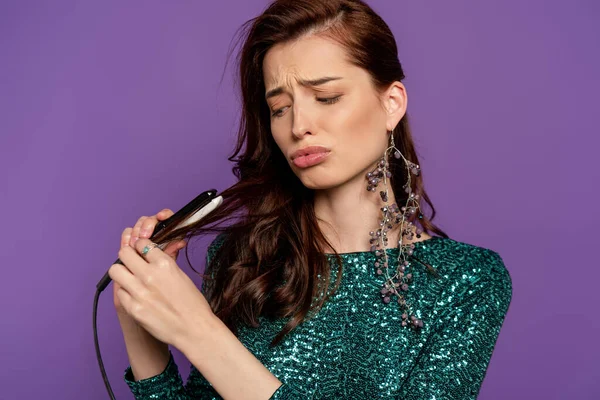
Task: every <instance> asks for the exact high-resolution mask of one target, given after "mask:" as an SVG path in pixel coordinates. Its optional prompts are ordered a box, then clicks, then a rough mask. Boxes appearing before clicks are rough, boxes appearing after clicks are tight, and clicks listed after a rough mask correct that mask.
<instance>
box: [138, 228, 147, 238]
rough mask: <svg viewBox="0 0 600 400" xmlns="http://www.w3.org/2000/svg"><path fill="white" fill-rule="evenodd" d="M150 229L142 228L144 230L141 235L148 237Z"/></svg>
mask: <svg viewBox="0 0 600 400" xmlns="http://www.w3.org/2000/svg"><path fill="white" fill-rule="evenodd" d="M148 233H149V232H148V230H147V229H142V231H141V232H140V237H146V236H148Z"/></svg>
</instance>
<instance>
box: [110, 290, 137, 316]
mask: <svg viewBox="0 0 600 400" xmlns="http://www.w3.org/2000/svg"><path fill="white" fill-rule="evenodd" d="M115 296H116V297H117V299H118V300H119V304H120V307H121V308H122V309H123V310H125V312H126V313H127V314H128V315H130V316H132V317H133V312H134V311H133V297H132V296H131V294H130V293H128V292H127V290H125V289H124V288H123V287H120V288H118V289H117V290H115Z"/></svg>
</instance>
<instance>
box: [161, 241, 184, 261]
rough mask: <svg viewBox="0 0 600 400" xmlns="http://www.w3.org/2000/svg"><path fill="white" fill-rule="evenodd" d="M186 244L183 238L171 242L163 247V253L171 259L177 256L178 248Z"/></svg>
mask: <svg viewBox="0 0 600 400" xmlns="http://www.w3.org/2000/svg"><path fill="white" fill-rule="evenodd" d="M186 244H187V243H186V242H185V240H180V241H177V242H171V243H169V245H168V246H167V247H166V248H165V254H167V255H168V256H169V257H171V258H173V259H176V258H177V254H178V253H179V250H181V249H183V248H184V247H185V245H186Z"/></svg>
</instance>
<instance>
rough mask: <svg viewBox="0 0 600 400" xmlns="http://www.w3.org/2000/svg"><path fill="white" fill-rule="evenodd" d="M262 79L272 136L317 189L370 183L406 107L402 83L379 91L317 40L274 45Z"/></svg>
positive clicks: (337, 49) (335, 49)
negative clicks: (368, 174)
mask: <svg viewBox="0 0 600 400" xmlns="http://www.w3.org/2000/svg"><path fill="white" fill-rule="evenodd" d="M263 74H264V81H265V88H266V93H265V95H266V101H267V103H268V105H269V109H270V110H271V132H272V134H273V138H274V139H275V142H276V143H277V145H278V146H279V148H280V149H281V151H282V153H283V155H284V156H285V157H286V159H287V161H288V163H289V165H290V167H291V168H292V170H293V171H294V173H295V174H296V175H297V176H298V178H300V180H301V181H302V183H303V184H304V185H305V186H306V187H308V188H311V189H329V188H335V187H338V186H340V185H343V184H346V183H348V182H351V181H356V180H358V179H360V180H365V174H366V172H368V171H370V170H371V169H372V168H373V167H374V164H375V163H376V162H377V161H378V160H379V159H380V158H381V157H382V155H383V151H384V150H385V149H386V147H387V146H388V141H389V135H388V133H387V131H389V130H392V129H393V128H394V127H395V126H396V125H397V124H398V122H399V121H400V119H401V118H402V116H403V115H404V113H405V110H406V91H405V89H404V86H403V85H402V83H400V82H394V83H393V84H392V85H390V87H389V88H388V89H387V90H386V91H385V92H384V93H378V92H377V91H376V90H375V87H374V86H373V84H372V82H371V77H370V75H369V74H368V73H367V72H366V71H365V70H363V69H362V68H359V67H356V66H354V65H352V64H350V63H349V62H348V61H347V59H346V55H345V52H344V50H343V48H342V47H341V46H340V45H338V44H337V43H335V42H333V41H330V40H327V39H323V38H320V37H317V36H311V37H307V38H303V39H300V40H297V41H295V42H290V43H284V44H278V45H276V46H273V47H272V48H271V49H269V51H268V52H267V53H266V55H265V58H264V61H263ZM315 146H316V147H315ZM308 147H313V149H312V150H313V151H312V152H311V151H310V150H311V149H308V151H303V149H306V148H308ZM298 152H299V153H298ZM307 153H312V154H307Z"/></svg>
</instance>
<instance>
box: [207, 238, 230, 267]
mask: <svg viewBox="0 0 600 400" xmlns="http://www.w3.org/2000/svg"><path fill="white" fill-rule="evenodd" d="M225 239H227V233H225V232H223V233H219V234H218V235H217V236H216V237H215V238H214V239H213V240H212V242H210V244H209V245H208V248H207V249H206V263H207V264H210V261H211V260H212V259H213V258H214V256H215V254H217V251H219V249H220V248H221V246H223V243H224V242H225Z"/></svg>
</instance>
